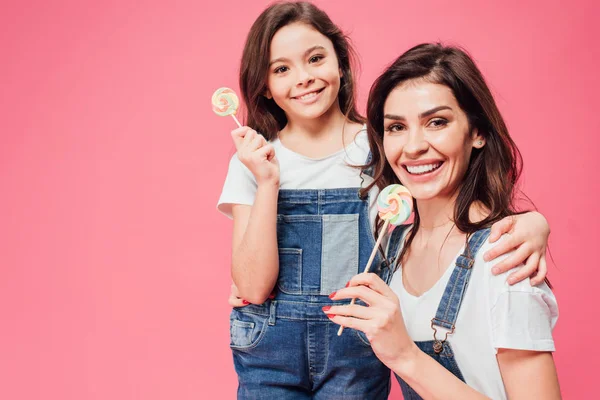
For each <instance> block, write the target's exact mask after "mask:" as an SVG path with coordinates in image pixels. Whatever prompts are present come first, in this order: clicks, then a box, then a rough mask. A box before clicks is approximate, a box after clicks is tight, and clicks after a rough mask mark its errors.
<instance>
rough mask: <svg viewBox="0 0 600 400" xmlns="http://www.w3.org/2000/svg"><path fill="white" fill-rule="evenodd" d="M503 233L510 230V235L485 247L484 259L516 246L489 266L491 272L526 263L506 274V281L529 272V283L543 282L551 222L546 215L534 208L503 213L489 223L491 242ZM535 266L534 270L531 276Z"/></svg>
mask: <svg viewBox="0 0 600 400" xmlns="http://www.w3.org/2000/svg"><path fill="white" fill-rule="evenodd" d="M504 233H510V237H508V238H506V240H504V241H502V243H500V244H498V245H496V246H494V247H493V248H492V249H491V250H489V251H487V252H486V253H485V254H484V255H483V258H484V260H485V261H490V260H493V259H495V258H496V257H498V256H500V255H502V254H506V253H508V252H510V251H511V250H515V252H514V253H513V254H512V255H511V256H510V257H508V258H507V259H505V260H503V261H501V262H499V263H498V264H496V265H495V266H494V268H492V273H493V274H494V275H498V274H501V273H503V272H506V271H508V270H510V269H512V268H514V267H517V266H519V265H520V264H525V266H524V267H523V268H521V269H520V270H519V271H517V272H515V273H513V274H511V275H510V276H509V277H508V283H509V284H510V285H514V284H515V283H517V282H520V281H522V280H523V279H525V278H527V277H529V276H531V284H532V285H538V284H540V283H542V282H543V281H544V278H545V277H546V274H547V273H548V268H547V266H546V247H547V246H548V236H549V235H550V226H549V225H548V221H546V218H544V216H543V215H542V214H540V213H538V212H535V211H534V212H528V213H526V214H521V215H512V216H510V217H506V218H504V219H503V220H501V221H498V222H496V223H495V224H494V225H493V226H492V232H491V234H490V239H489V240H490V243H494V242H495V241H497V240H498V239H499V238H500V236H501V235H502V234H504ZM536 270H537V274H535V276H533V274H534V273H535V271H536Z"/></svg>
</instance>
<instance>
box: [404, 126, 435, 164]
mask: <svg viewBox="0 0 600 400" xmlns="http://www.w3.org/2000/svg"><path fill="white" fill-rule="evenodd" d="M428 149H429V142H427V139H426V137H425V134H424V132H423V130H422V129H411V130H410V131H409V132H408V137H407V139H406V143H405V145H404V148H403V149H402V152H403V153H404V154H405V155H406V156H407V157H409V158H416V157H418V156H420V155H421V154H423V153H425V152H427V150H428Z"/></svg>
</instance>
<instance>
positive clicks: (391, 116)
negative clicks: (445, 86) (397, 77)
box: [383, 106, 452, 121]
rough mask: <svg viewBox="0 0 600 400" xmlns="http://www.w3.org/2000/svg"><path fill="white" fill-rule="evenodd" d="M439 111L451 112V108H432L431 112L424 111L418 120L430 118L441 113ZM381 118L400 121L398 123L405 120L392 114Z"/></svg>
mask: <svg viewBox="0 0 600 400" xmlns="http://www.w3.org/2000/svg"><path fill="white" fill-rule="evenodd" d="M441 110H450V111H452V108H450V107H449V106H439V107H436V108H432V109H431V110H427V111H424V112H422V113H421V114H419V118H425V117H428V116H430V115H432V114H435V113H436V112H438V111H441ZM383 118H384V119H393V120H400V121H405V120H406V118H404V117H403V116H401V115H394V114H385V115H384V116H383Z"/></svg>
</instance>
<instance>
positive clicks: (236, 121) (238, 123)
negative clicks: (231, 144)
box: [231, 114, 242, 128]
mask: <svg viewBox="0 0 600 400" xmlns="http://www.w3.org/2000/svg"><path fill="white" fill-rule="evenodd" d="M231 118H233V120H234V121H235V123H236V124H237V126H238V127H240V128H241V127H242V124H240V121H238V119H237V118H236V117H235V114H231Z"/></svg>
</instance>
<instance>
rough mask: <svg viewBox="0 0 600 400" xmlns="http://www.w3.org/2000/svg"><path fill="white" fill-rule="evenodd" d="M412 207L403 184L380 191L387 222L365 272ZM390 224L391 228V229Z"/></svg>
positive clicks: (379, 201)
mask: <svg viewBox="0 0 600 400" xmlns="http://www.w3.org/2000/svg"><path fill="white" fill-rule="evenodd" d="M412 207H413V199H412V196H411V195H410V192H409V191H408V189H407V188H405V187H404V186H402V185H389V186H386V187H385V188H384V189H383V190H382V191H381V192H380V193H379V196H377V210H378V212H379V218H381V219H382V220H384V221H385V222H384V224H383V228H381V232H380V233H379V237H378V238H377V243H375V247H373V251H372V252H371V257H369V261H368V262H367V266H366V267H365V272H369V269H370V268H371V264H372V263H373V260H374V259H375V254H377V249H378V248H379V245H380V244H381V239H383V237H384V236H385V234H386V231H387V233H390V232H391V231H392V230H394V228H395V227H396V226H398V225H401V224H403V223H404V222H406V220H407V219H408V217H410V214H411V213H412ZM388 226H389V228H390V229H389V230H388ZM355 302H356V299H352V301H351V302H350V304H354V303H355ZM342 332H344V327H343V326H340V329H339V330H338V336H340V335H341V334H342Z"/></svg>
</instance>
